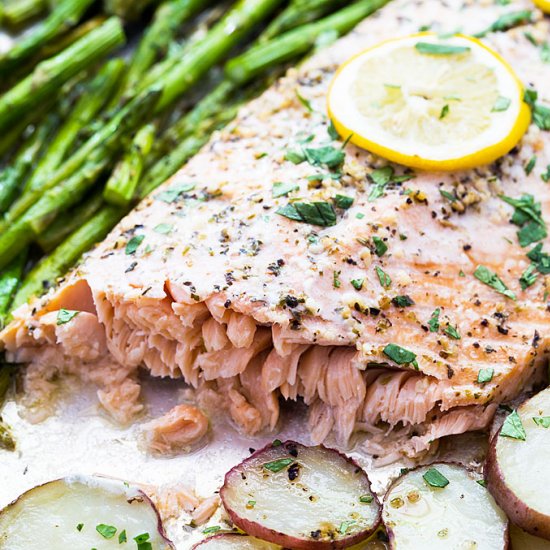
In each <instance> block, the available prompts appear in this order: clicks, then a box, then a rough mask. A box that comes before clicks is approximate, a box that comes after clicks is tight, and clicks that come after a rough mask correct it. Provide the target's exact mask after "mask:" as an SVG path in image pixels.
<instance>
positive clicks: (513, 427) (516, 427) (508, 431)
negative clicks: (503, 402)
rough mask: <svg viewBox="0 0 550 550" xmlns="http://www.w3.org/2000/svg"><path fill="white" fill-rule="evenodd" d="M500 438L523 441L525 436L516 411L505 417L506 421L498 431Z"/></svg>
mask: <svg viewBox="0 0 550 550" xmlns="http://www.w3.org/2000/svg"><path fill="white" fill-rule="evenodd" d="M500 437H509V438H511V439H520V440H521V441H525V438H526V437H527V435H526V433H525V428H524V427H523V424H522V422H521V418H520V417H519V414H518V412H517V411H513V412H511V413H510V414H509V415H508V416H507V417H506V420H505V421H504V424H503V425H502V428H501V430H500Z"/></svg>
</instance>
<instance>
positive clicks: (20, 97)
mask: <svg viewBox="0 0 550 550" xmlns="http://www.w3.org/2000/svg"><path fill="white" fill-rule="evenodd" d="M124 40H125V36H124V31H123V29H122V27H121V24H120V20H119V19H117V18H111V19H109V20H107V21H106V22H105V23H104V24H103V25H101V27H98V28H97V29H95V30H93V31H91V32H90V33H88V34H87V35H85V36H84V37H83V38H81V39H80V40H78V41H77V42H75V43H74V44H73V45H72V46H69V47H68V48H67V49H66V50H64V51H63V52H61V53H60V54H58V55H56V56H55V57H52V58H50V59H47V60H46V61H42V62H41V63H39V64H38V65H37V67H36V69H35V70H34V72H33V73H32V74H31V75H29V76H28V77H27V78H25V79H24V80H22V81H21V82H20V83H19V84H17V85H16V86H14V87H13V88H12V89H11V90H9V91H8V92H6V93H5V94H4V95H3V96H1V97H0V132H3V131H5V130H6V129H7V128H9V127H10V125H12V123H14V122H15V121H17V120H18V119H20V118H21V117H22V116H24V115H25V113H26V112H27V111H28V110H30V109H33V108H35V107H36V106H39V105H40V104H41V103H42V102H43V101H45V100H46V99H47V98H48V97H49V96H50V95H51V94H53V93H55V92H56V91H57V90H59V88H60V87H61V86H62V85H63V84H64V83H65V82H67V81H68V80H70V79H71V78H72V77H73V76H75V75H76V74H77V73H78V72H80V71H82V70H83V69H85V68H87V67H89V66H90V65H92V64H93V63H95V62H96V61H97V60H98V59H100V58H102V57H104V56H105V55H106V54H108V53H109V52H111V51H112V50H113V49H114V48H116V47H117V46H120V45H121V44H123V43H124Z"/></svg>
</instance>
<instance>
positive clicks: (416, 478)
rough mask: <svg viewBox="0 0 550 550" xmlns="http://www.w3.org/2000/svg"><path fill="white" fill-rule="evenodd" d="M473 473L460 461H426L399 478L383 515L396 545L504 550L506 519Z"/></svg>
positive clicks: (400, 549) (413, 549)
mask: <svg viewBox="0 0 550 550" xmlns="http://www.w3.org/2000/svg"><path fill="white" fill-rule="evenodd" d="M480 479H481V476H480V475H477V474H474V473H472V472H470V471H468V470H466V468H464V467H462V466H460V465H458V464H446V463H438V464H432V465H430V466H422V467H420V468H416V469H414V470H411V471H410V472H408V473H406V474H405V475H403V476H401V477H399V478H398V479H397V480H396V481H395V482H394V483H393V484H392V486H391V487H390V489H389V490H388V492H387V493H386V496H385V497H384V504H383V512H382V519H383V521H384V524H385V526H386V530H387V533H388V536H389V539H390V548H391V549H395V550H419V549H421V548H422V549H429V550H449V549H450V548H457V549H458V548H460V549H464V550H466V549H467V550H470V549H471V550H474V549H476V550H481V549H483V550H503V549H506V548H508V519H507V518H506V516H505V514H504V512H503V511H502V510H501V509H500V508H499V507H498V505H497V504H496V502H495V501H494V499H493V497H492V496H491V494H490V493H489V491H487V489H486V488H485V487H483V486H482V485H480V484H479V483H478V482H479V480H480Z"/></svg>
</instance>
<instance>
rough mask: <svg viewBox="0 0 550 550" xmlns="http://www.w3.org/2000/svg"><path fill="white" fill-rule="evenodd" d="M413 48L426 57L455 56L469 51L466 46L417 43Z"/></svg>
mask: <svg viewBox="0 0 550 550" xmlns="http://www.w3.org/2000/svg"><path fill="white" fill-rule="evenodd" d="M414 47H415V49H416V51H417V52H419V53H423V54H428V55H457V54H461V53H466V52H469V51H470V48H469V47H468V46H453V45H452V44H434V43H432V42H417V43H416V44H415V45H414Z"/></svg>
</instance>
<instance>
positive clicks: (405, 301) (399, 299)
mask: <svg viewBox="0 0 550 550" xmlns="http://www.w3.org/2000/svg"><path fill="white" fill-rule="evenodd" d="M391 303H392V304H393V305H394V306H397V307H410V306H414V300H413V299H412V298H411V297H410V296H406V295H405V296H394V297H393V298H392V299H391Z"/></svg>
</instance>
